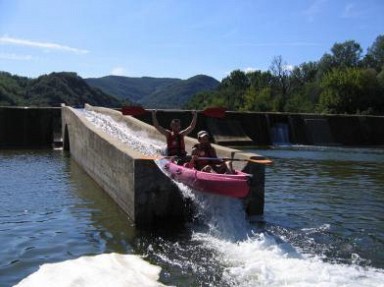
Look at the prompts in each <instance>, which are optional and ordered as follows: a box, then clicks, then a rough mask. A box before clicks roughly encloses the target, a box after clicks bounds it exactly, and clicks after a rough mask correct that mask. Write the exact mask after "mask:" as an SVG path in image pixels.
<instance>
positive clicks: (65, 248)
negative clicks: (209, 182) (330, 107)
mask: <svg viewBox="0 0 384 287" xmlns="http://www.w3.org/2000/svg"><path fill="white" fill-rule="evenodd" d="M91 120H92V121H93V122H95V124H96V125H99V124H98V123H96V122H97V121H96V120H95V119H94V118H92V119H91ZM103 125H105V122H104V121H103ZM118 125H120V124H118V123H112V126H113V127H114V129H110V130H112V133H118V132H116V128H117V127H118ZM100 128H103V127H101V126H100ZM123 132H124V133H127V131H126V130H124V131H123ZM140 137H141V138H142V135H141V136H140ZM122 140H123V141H125V140H127V139H126V138H125V139H124V138H123V139H122ZM145 142H146V144H148V141H147V140H145ZM144 145H145V144H144ZM153 146H156V143H154V144H152V145H151V146H150V147H148V150H150V149H151V148H153ZM253 151H255V152H258V153H260V154H263V155H266V156H268V157H270V158H271V159H273V161H274V164H273V165H272V166H270V167H268V168H267V169H266V190H265V202H266V203H265V214H264V215H263V216H261V217H256V218H252V219H251V220H250V219H249V218H247V217H246V216H245V211H244V208H243V206H242V204H241V202H240V201H238V200H236V199H230V198H224V197H220V196H214V195H205V194H201V193H198V192H194V191H191V190H189V189H187V188H185V187H184V186H180V190H181V192H182V193H183V194H184V196H188V197H190V198H192V199H193V200H194V201H195V203H196V205H197V206H198V209H197V210H198V215H197V217H196V218H195V219H194V220H193V222H190V223H188V224H186V226H184V227H180V228H178V229H175V228H172V227H171V226H170V227H169V228H167V229H160V230H138V229H136V228H135V226H134V225H133V224H132V222H131V221H130V220H129V218H127V217H126V215H125V214H124V213H123V212H122V211H121V210H120V209H119V208H118V207H117V206H116V204H115V203H114V202H113V201H112V200H111V199H110V198H109V197H108V196H107V195H106V194H105V193H104V192H103V191H102V190H101V189H100V188H99V187H98V186H97V185H96V184H95V183H94V182H93V180H92V179H90V178H89V177H88V176H87V174H85V173H84V171H83V170H82V169H81V168H80V167H79V166H78V165H77V164H76V163H75V162H74V161H73V160H72V159H71V157H70V156H69V155H68V154H67V153H65V152H63V151H58V150H23V151H14V150H7V151H3V150H2V151H0V246H1V247H2V248H1V249H0V286H14V285H17V286H161V285H162V284H164V285H167V286H384V285H383V282H384V251H383V250H384V188H383V186H384V170H383V169H384V150H381V149H359V148H338V147H328V148H321V147H305V146H300V147H298V146H294V147H279V148H271V149H263V150H261V149H253ZM149 152H151V151H149Z"/></svg>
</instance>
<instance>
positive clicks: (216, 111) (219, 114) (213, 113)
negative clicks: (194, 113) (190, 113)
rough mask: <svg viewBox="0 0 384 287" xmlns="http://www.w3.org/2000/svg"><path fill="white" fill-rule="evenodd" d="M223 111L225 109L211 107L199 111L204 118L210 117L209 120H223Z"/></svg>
mask: <svg viewBox="0 0 384 287" xmlns="http://www.w3.org/2000/svg"><path fill="white" fill-rule="evenodd" d="M225 111H226V109H225V108H222V107H211V108H206V109H205V110H203V111H201V113H202V114H203V115H204V116H207V117H211V118H224V117H225Z"/></svg>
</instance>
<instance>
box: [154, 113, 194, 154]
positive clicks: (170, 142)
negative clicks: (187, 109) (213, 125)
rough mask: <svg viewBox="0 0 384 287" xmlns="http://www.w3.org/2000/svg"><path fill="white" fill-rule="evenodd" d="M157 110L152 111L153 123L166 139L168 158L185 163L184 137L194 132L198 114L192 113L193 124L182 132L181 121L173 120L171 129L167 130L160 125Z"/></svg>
mask: <svg viewBox="0 0 384 287" xmlns="http://www.w3.org/2000/svg"><path fill="white" fill-rule="evenodd" d="M156 112H157V110H152V121H153V125H154V126H155V128H156V129H157V130H158V131H159V132H160V133H161V134H163V135H164V136H165V137H166V140H167V148H166V152H165V154H166V155H167V156H175V157H177V159H176V161H180V160H181V161H183V160H184V159H185V157H186V155H187V152H186V151H185V143H184V137H185V136H186V135H188V134H189V133H191V132H192V130H193V129H194V128H195V126H196V122H197V112H196V111H192V115H193V118H192V121H191V124H190V125H189V126H188V127H187V128H186V129H184V130H181V122H180V119H173V120H172V121H171V123H170V125H169V126H170V129H165V128H163V127H162V126H160V125H159V122H158V120H157V117H156Z"/></svg>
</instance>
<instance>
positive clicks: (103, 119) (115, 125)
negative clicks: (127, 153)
mask: <svg viewBox="0 0 384 287" xmlns="http://www.w3.org/2000/svg"><path fill="white" fill-rule="evenodd" d="M81 111H82V113H83V115H84V117H85V118H86V119H87V120H89V121H90V122H91V123H93V124H94V125H95V126H96V127H97V128H100V129H101V130H103V131H104V132H105V133H107V134H108V135H110V136H113V137H115V138H116V139H119V140H120V141H121V142H122V143H125V144H128V145H129V146H130V147H131V148H133V149H134V150H137V151H139V152H141V153H142V154H145V155H155V154H160V153H161V151H162V149H163V145H164V144H163V142H161V141H159V140H156V139H153V138H151V137H149V136H148V134H147V133H146V132H145V131H134V130H132V129H131V128H129V127H128V126H127V124H126V123H125V122H117V121H115V120H114V119H113V118H112V117H111V116H108V115H104V114H101V113H97V112H94V111H88V110H81Z"/></svg>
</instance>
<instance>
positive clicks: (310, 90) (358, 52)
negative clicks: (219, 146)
mask: <svg viewBox="0 0 384 287" xmlns="http://www.w3.org/2000/svg"><path fill="white" fill-rule="evenodd" d="M207 106H223V107H226V108H227V109H229V110H234V111H256V112H293V113H330V114H367V115H382V114H384V35H380V36H378V37H377V38H376V39H375V41H374V42H373V43H372V45H371V46H370V47H369V48H368V49H367V52H366V53H365V54H364V55H363V49H362V47H361V45H360V44H359V43H357V42H356V41H353V40H350V41H346V42H343V43H335V44H334V45H333V46H332V48H331V50H330V52H329V53H325V54H324V55H323V56H322V57H321V59H320V60H319V61H315V62H305V63H303V64H301V65H299V66H295V67H293V68H291V67H288V66H287V64H286V63H285V62H284V60H283V57H282V56H276V57H275V58H274V59H273V61H272V63H271V66H270V69H269V70H268V71H260V70H258V71H252V72H243V71H241V70H234V71H232V72H231V73H230V75H229V76H227V77H226V78H224V79H223V80H222V81H221V83H220V85H219V87H218V88H217V89H216V90H215V91H212V92H204V93H199V94H197V95H196V96H195V97H194V98H192V99H191V101H190V102H189V103H188V104H187V105H186V108H189V109H203V108H205V107H207Z"/></svg>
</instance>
